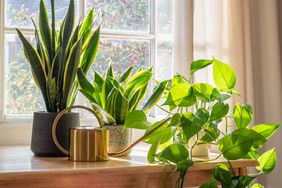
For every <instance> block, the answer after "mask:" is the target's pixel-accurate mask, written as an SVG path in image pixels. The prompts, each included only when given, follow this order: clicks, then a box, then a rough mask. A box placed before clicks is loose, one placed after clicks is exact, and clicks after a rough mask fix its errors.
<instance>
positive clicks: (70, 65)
mask: <svg viewBox="0 0 282 188" xmlns="http://www.w3.org/2000/svg"><path fill="white" fill-rule="evenodd" d="M74 6H75V5H74V0H70V4H69V7H68V10H67V13H66V15H65V17H64V19H63V22H62V24H61V26H60V28H59V30H57V29H56V26H55V25H56V24H55V2H54V0H51V13H52V17H51V18H52V21H51V24H50V21H49V16H48V11H47V9H46V6H45V3H44V1H43V0H41V1H40V5H39V19H38V20H39V29H37V26H36V24H35V23H34V21H33V24H34V28H35V39H36V46H35V47H34V46H33V45H32V44H31V43H30V41H28V40H27V38H26V37H25V36H24V35H23V34H22V32H21V31H20V30H19V29H16V31H17V33H18V36H19V38H20V40H21V42H22V44H23V47H24V54H25V56H26V59H27V60H28V62H29V64H30V67H31V72H32V75H33V78H34V80H35V82H36V84H37V86H38V87H39V89H40V91H41V93H42V96H43V99H44V102H45V106H46V110H47V111H48V112H58V111H60V110H62V109H64V108H66V107H67V106H71V105H72V104H73V103H74V100H75V98H76V95H77V90H78V82H77V79H76V73H77V69H78V67H80V69H81V71H83V73H85V74H86V73H87V72H88V70H89V67H90V66H91V64H92V63H93V61H94V59H95V57H96V54H97V49H98V46H99V39H100V26H98V27H97V28H96V29H95V30H94V31H92V28H93V24H94V22H95V17H94V10H93V9H92V10H90V11H89V13H88V15H87V16H86V17H85V19H84V20H82V21H81V22H80V23H78V25H75V10H74Z"/></svg>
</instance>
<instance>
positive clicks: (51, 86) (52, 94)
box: [46, 74, 57, 111]
mask: <svg viewBox="0 0 282 188" xmlns="http://www.w3.org/2000/svg"><path fill="white" fill-rule="evenodd" d="M49 75H50V74H49ZM46 86H47V88H46V92H47V96H48V98H49V104H50V106H51V110H52V111H57V106H56V102H57V101H56V97H57V96H56V93H57V92H56V79H55V78H51V76H48V79H47V82H46Z"/></svg>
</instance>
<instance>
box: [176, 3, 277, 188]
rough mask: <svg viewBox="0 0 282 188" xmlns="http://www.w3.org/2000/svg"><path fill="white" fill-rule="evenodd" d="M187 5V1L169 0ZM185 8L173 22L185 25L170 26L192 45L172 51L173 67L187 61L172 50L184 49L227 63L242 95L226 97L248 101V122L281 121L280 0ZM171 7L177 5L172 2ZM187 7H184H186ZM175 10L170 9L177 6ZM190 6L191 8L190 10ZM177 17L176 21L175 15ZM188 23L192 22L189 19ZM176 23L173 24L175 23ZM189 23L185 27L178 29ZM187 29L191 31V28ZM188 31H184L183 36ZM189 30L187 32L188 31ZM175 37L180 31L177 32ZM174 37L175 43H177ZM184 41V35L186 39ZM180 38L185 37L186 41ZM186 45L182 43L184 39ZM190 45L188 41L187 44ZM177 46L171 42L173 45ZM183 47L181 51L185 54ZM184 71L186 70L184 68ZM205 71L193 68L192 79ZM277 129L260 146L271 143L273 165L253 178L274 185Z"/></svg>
mask: <svg viewBox="0 0 282 188" xmlns="http://www.w3.org/2000/svg"><path fill="white" fill-rule="evenodd" d="M175 2H177V3H178V6H180V5H179V3H183V5H184V6H182V9H183V7H185V5H186V7H187V1H185V0H175ZM189 3H190V6H191V5H193V10H192V12H193V17H191V16H190V15H191V13H190V14H189V13H185V14H183V15H182V16H180V15H179V14H180V12H178V13H177V14H178V16H175V20H174V21H175V22H176V23H177V22H181V23H182V24H184V25H185V24H186V26H182V27H175V33H178V34H179V33H181V36H185V37H184V38H189V39H190V40H189V41H190V42H191V37H193V48H192V49H191V48H190V47H189V48H186V49H184V48H183V46H182V48H181V53H178V52H175V56H174V57H175V58H174V62H175V63H176V64H181V65H180V66H179V65H177V66H176V67H181V66H182V67H183V66H187V68H186V69H185V70H187V71H188V68H189V63H190V62H191V61H189V63H188V64H187V62H186V61H185V64H182V63H183V62H184V61H175V60H181V57H177V58H176V56H177V55H180V56H181V55H182V57H184V56H183V54H184V55H186V56H187V55H188V54H189V57H190V58H192V57H193V59H200V58H211V57H212V56H215V57H216V58H218V59H220V60H222V61H224V62H226V63H229V64H230V65H231V66H232V67H233V68H234V69H235V72H236V75H237V87H236V89H237V90H238V91H239V92H240V93H241V94H242V97H235V98H234V99H233V101H231V103H233V104H235V103H236V102H241V103H248V104H251V105H252V106H253V108H254V112H255V118H254V124H258V123H271V122H281V121H282V99H281V98H282V84H281V81H282V72H281V71H282V67H281V57H282V50H281V46H282V38H281V36H279V32H281V33H282V11H281V10H282V2H280V1H279V0H194V1H192V0H191V1H190V0H189ZM176 8H177V6H176ZM186 10H187V11H188V10H189V9H186ZM177 11H178V10H175V12H177ZM190 11H191V10H190ZM179 17H181V20H180V21H179V20H178V18H179ZM191 23H192V24H191ZM176 26H177V24H176ZM188 26H189V27H190V28H189V30H190V32H186V30H182V31H181V30H180V29H182V28H185V27H188ZM191 30H193V32H191ZM187 35H189V36H187ZM192 35H193V36H192ZM178 37H180V35H178ZM179 41H181V42H183V40H181V39H179V38H178V39H177V40H175V47H178V48H180V45H179V43H178V42H179ZM187 41H188V40H187ZM187 41H186V42H187ZM186 45H187V44H186ZM190 45H191V44H190ZM176 49H177V48H176ZM185 50H186V54H185ZM186 74H187V73H186ZM211 76H212V75H211V72H210V71H202V72H199V73H198V74H197V75H196V77H195V79H196V80H197V81H208V80H210V78H211ZM281 144H282V130H279V131H278V132H277V133H276V135H275V136H274V137H273V138H272V139H271V140H270V141H269V142H268V144H267V146H266V148H264V149H268V148H271V147H274V146H276V149H277V155H278V156H277V158H278V164H277V167H276V169H275V170H274V171H273V172H272V173H271V174H269V175H267V176H262V177H260V179H259V181H260V182H262V183H264V185H265V186H266V187H271V188H279V187H281V185H282V178H281V177H282V176H281V169H282V161H281V159H282V147H281Z"/></svg>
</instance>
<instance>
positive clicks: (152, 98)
mask: <svg viewBox="0 0 282 188" xmlns="http://www.w3.org/2000/svg"><path fill="white" fill-rule="evenodd" d="M167 85H168V81H163V82H161V83H160V84H159V85H158V86H157V87H156V89H155V90H154V92H153V94H152V95H151V96H150V97H149V99H148V100H147V101H146V103H145V104H144V106H143V107H142V110H143V111H144V112H148V111H149V110H150V109H151V108H152V107H153V106H154V105H155V104H156V103H157V102H158V101H159V100H160V98H161V97H162V95H163V93H164V91H165V90H166V87H167Z"/></svg>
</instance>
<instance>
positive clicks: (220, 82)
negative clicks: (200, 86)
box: [213, 60, 236, 91]
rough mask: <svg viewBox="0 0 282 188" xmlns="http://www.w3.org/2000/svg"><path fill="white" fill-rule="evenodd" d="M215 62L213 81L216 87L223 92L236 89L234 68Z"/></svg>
mask: <svg viewBox="0 0 282 188" xmlns="http://www.w3.org/2000/svg"><path fill="white" fill-rule="evenodd" d="M213 61H214V63H213V79H214V82H215V84H216V86H217V87H218V88H219V89H220V90H222V91H229V90H232V89H234V86H235V84H236V76H235V73H234V71H233V70H232V68H231V67H230V66H229V65H227V64H225V63H222V62H220V61H218V60H213Z"/></svg>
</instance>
